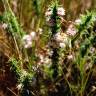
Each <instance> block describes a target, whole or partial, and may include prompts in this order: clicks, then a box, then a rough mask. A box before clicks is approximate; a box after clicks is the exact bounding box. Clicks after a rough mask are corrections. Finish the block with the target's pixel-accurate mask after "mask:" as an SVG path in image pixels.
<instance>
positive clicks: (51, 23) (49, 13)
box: [45, 7, 65, 27]
mask: <svg viewBox="0 0 96 96" xmlns="http://www.w3.org/2000/svg"><path fill="white" fill-rule="evenodd" d="M52 14H53V10H52V8H48V10H47V11H46V13H45V16H46V22H47V24H48V25H49V26H51V27H52V26H54V25H55V21H54V19H53V18H51V16H52ZM56 15H57V16H59V18H61V20H62V17H63V16H64V15H65V10H64V8H63V7H58V8H57V14H56Z"/></svg>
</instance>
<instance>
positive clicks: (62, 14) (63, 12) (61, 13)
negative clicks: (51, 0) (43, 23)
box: [57, 7, 65, 16]
mask: <svg viewBox="0 0 96 96" xmlns="http://www.w3.org/2000/svg"><path fill="white" fill-rule="evenodd" d="M57 15H58V16H64V15H65V10H64V8H63V7H58V9H57Z"/></svg>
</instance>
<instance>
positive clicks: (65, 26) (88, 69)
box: [0, 0, 96, 96]
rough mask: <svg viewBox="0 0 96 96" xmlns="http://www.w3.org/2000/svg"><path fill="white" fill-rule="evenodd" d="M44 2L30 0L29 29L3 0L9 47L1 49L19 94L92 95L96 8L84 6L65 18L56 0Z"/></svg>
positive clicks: (0, 20) (0, 19) (0, 21)
mask: <svg viewBox="0 0 96 96" xmlns="http://www.w3.org/2000/svg"><path fill="white" fill-rule="evenodd" d="M45 1H46V0H39V1H37V0H33V1H30V3H31V4H32V5H33V7H32V8H33V9H34V12H33V13H31V15H32V16H33V17H31V19H30V20H31V21H32V22H31V23H32V26H31V28H29V29H30V30H29V29H28V30H27V31H28V32H27V31H26V30H24V29H26V28H22V26H21V24H22V22H23V21H22V20H21V21H19V19H20V18H21V17H20V18H19V17H18V16H15V13H14V11H12V9H11V5H10V3H9V1H8V0H2V2H3V5H4V9H5V10H4V13H3V15H1V16H0V24H1V28H2V30H3V31H4V34H5V39H7V42H5V43H6V46H8V51H9V52H8V54H7V53H4V54H5V55H6V54H7V55H6V56H7V57H8V59H9V61H8V64H9V66H10V70H11V72H12V73H14V75H15V77H16V81H17V86H16V88H17V90H18V94H17V95H18V96H91V95H92V96H95V95H94V94H96V93H95V91H96V88H95V87H96V86H95V81H94V83H91V82H93V81H92V78H94V73H95V71H94V66H95V63H96V46H95V45H96V12H95V11H91V12H88V11H87V12H86V13H85V14H84V15H81V16H80V17H79V18H78V19H76V20H75V21H74V22H73V21H72V22H69V21H67V20H65V18H64V16H65V15H66V10H65V9H64V8H63V6H61V5H59V2H58V0H55V1H54V2H52V4H51V3H49V4H50V6H45V7H44V4H45ZM10 2H11V1H10ZM42 2H43V3H42ZM15 3H16V2H15ZM22 3H23V2H22ZM39 6H40V7H39ZM46 7H47V8H46ZM21 9H22V8H21ZM45 10H46V11H45ZM42 17H44V18H42ZM37 18H38V20H36V19H37ZM19 23H20V24H19ZM23 23H24V22H23ZM0 51H3V50H2V48H0ZM5 52H6V51H5ZM9 53H10V54H9Z"/></svg>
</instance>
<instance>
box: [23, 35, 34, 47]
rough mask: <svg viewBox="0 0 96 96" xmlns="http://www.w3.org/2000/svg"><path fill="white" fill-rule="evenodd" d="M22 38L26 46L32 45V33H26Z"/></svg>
mask: <svg viewBox="0 0 96 96" xmlns="http://www.w3.org/2000/svg"><path fill="white" fill-rule="evenodd" d="M22 40H23V44H24V47H25V48H30V47H32V37H31V36H30V35H25V36H24V37H23V39H22Z"/></svg>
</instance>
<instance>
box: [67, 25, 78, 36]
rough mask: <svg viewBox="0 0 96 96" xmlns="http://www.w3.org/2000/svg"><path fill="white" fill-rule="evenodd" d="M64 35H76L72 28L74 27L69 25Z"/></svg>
mask: <svg viewBox="0 0 96 96" xmlns="http://www.w3.org/2000/svg"><path fill="white" fill-rule="evenodd" d="M66 33H67V35H69V36H74V35H76V33H77V30H76V29H75V28H74V26H73V25H72V24H71V25H69V27H68V29H67V31H66Z"/></svg>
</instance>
